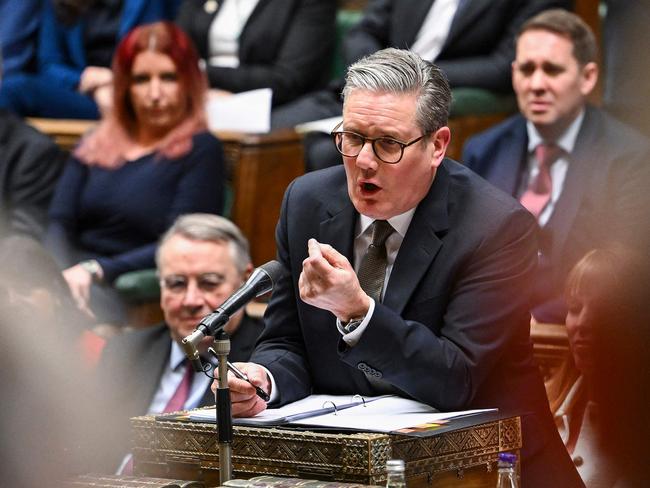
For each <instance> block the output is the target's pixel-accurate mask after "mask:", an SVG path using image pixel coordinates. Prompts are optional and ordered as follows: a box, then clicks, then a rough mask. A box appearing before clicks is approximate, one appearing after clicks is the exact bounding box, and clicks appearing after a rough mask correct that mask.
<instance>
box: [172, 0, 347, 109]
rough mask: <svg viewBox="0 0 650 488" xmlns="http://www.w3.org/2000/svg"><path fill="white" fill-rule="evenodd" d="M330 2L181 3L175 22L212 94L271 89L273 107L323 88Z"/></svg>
mask: <svg viewBox="0 0 650 488" xmlns="http://www.w3.org/2000/svg"><path fill="white" fill-rule="evenodd" d="M336 3H337V2H336V1H335V0H279V1H278V0H275V1H270V0H244V1H242V0H222V1H219V2H217V1H205V0H184V1H183V2H182V4H181V6H180V9H179V13H178V16H177V18H176V22H177V23H178V25H179V26H180V27H182V28H183V29H184V30H185V32H187V34H188V35H189V36H190V37H191V38H192V40H193V41H194V44H195V45H196V48H197V49H198V51H199V54H200V56H201V58H202V60H204V61H205V66H206V72H207V75H208V80H209V82H210V88H213V89H214V90H213V93H215V94H228V93H238V92H242V91H247V90H254V89H257V88H271V89H272V90H273V99H272V104H273V106H278V105H282V104H285V103H287V102H289V101H291V100H294V99H295V98H297V97H298V96H300V95H302V94H304V93H307V92H309V91H312V90H315V89H317V88H320V87H322V86H324V84H325V83H327V81H329V77H330V74H331V64H332V63H331V59H332V55H333V53H334V42H335V16H336Z"/></svg>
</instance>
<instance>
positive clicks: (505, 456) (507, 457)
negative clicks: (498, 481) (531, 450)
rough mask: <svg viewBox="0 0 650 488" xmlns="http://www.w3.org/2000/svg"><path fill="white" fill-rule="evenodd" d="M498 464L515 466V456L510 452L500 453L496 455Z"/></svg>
mask: <svg viewBox="0 0 650 488" xmlns="http://www.w3.org/2000/svg"><path fill="white" fill-rule="evenodd" d="M498 460H499V463H507V464H513V465H514V464H516V463H517V455H516V454H513V453H512V452H500V453H499V455H498Z"/></svg>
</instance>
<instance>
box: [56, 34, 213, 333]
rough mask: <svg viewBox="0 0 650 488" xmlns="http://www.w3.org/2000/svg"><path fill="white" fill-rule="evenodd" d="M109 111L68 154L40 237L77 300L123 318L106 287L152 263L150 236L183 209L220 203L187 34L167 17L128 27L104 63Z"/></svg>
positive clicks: (107, 317) (100, 315)
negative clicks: (109, 74) (108, 68)
mask: <svg viewBox="0 0 650 488" xmlns="http://www.w3.org/2000/svg"><path fill="white" fill-rule="evenodd" d="M113 75H114V91H113V110H111V112H110V114H109V115H108V116H107V117H105V118H104V119H103V120H102V122H101V123H100V124H99V126H98V127H97V128H96V129H95V130H94V131H93V132H92V133H90V134H89V135H87V136H86V137H84V138H83V139H82V141H81V142H80V144H79V146H78V147H77V148H76V149H75V150H74V153H73V155H72V157H71V158H70V159H69V161H68V163H67V165H66V167H65V169H64V172H63V175H62V176H61V178H60V180H59V184H58V186H57V190H56V192H55V195H54V197H53V199H52V204H51V206H50V212H49V215H50V225H49V228H48V232H47V236H46V244H47V246H48V247H49V249H50V250H51V251H52V252H53V254H54V255H55V256H56V258H57V259H58V261H59V263H60V264H61V266H62V268H63V276H64V277H65V279H66V281H67V282H68V285H69V287H70V290H71V291H72V295H73V297H74V298H75V300H76V302H77V306H78V307H79V308H80V309H82V310H84V311H86V312H87V313H89V314H93V315H95V316H96V317H97V319H98V321H100V322H102V321H105V322H109V323H118V324H119V323H122V322H123V321H124V320H125V311H124V306H123V304H122V301H121V300H120V299H119V297H118V296H117V295H116V292H115V290H114V289H113V288H112V287H111V285H112V283H113V282H114V280H115V279H116V278H117V277H118V276H119V275H121V274H122V273H125V272H128V271H134V270H138V269H145V268H153V267H154V254H155V249H156V242H157V240H158V238H159V237H160V235H161V234H162V233H163V232H164V231H165V230H166V229H167V228H168V227H169V226H170V225H171V224H172V222H173V221H174V219H175V218H176V217H177V216H179V215H181V214H185V213H190V212H207V213H214V214H218V213H221V211H222V209H223V200H224V195H223V185H224V178H225V174H224V161H223V149H222V146H221V143H220V142H219V141H218V140H217V139H216V138H215V137H214V136H212V135H211V134H210V133H209V132H207V130H206V125H205V117H204V111H203V103H204V96H205V93H206V89H207V83H206V80H205V75H204V74H203V73H202V72H201V71H200V69H199V66H198V58H197V55H196V51H195V50H194V47H193V46H192V43H191V41H190V39H189V38H188V37H187V36H186V35H185V34H184V33H183V32H182V31H181V30H180V29H179V28H178V27H176V26H175V25H174V24H172V23H170V22H158V23H154V24H147V25H144V26H140V27H137V28H136V29H134V30H133V31H132V32H130V33H129V34H128V35H127V36H126V37H125V38H124V40H123V41H122V42H121V43H120V45H119V47H118V50H117V53H116V55H115V58H114V62H113Z"/></svg>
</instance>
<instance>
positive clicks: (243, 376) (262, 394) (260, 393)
mask: <svg viewBox="0 0 650 488" xmlns="http://www.w3.org/2000/svg"><path fill="white" fill-rule="evenodd" d="M228 369H229V370H230V371H232V373H233V374H234V375H235V376H236V377H237V378H239V379H240V380H244V381H247V382H248V383H249V384H250V385H251V386H252V387H254V388H255V392H256V393H257V396H258V397H260V398H261V399H262V400H264V401H265V402H268V401H269V400H270V399H271V397H270V396H269V394H268V393H266V392H265V391H264V390H263V389H262V388H260V387H259V386H257V385H254V384H253V382H252V381H251V380H249V379H248V376H247V375H246V374H244V373H243V372H241V371H240V370H239V369H237V367H235V365H234V364H232V363H231V362H230V361H228Z"/></svg>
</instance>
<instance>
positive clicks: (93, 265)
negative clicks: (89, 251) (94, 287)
mask: <svg viewBox="0 0 650 488" xmlns="http://www.w3.org/2000/svg"><path fill="white" fill-rule="evenodd" d="M79 265H80V266H81V267H82V268H83V269H85V270H86V271H88V272H89V273H90V276H91V277H92V279H93V281H94V282H95V283H99V282H101V281H102V275H103V273H102V267H101V266H100V265H99V263H98V262H97V260H95V259H88V260H86V261H81V262H80V263H79Z"/></svg>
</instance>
